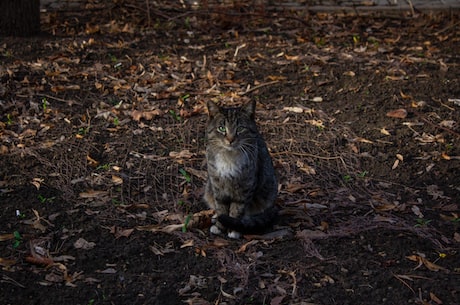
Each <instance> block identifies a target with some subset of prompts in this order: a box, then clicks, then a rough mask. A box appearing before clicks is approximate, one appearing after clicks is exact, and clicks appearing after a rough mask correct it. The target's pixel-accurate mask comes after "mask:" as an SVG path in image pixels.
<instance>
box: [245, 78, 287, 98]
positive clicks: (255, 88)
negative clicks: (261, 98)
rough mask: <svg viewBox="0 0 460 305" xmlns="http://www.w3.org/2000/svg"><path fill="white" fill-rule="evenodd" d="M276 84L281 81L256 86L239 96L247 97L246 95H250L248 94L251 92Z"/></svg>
mask: <svg viewBox="0 0 460 305" xmlns="http://www.w3.org/2000/svg"><path fill="white" fill-rule="evenodd" d="M276 83H279V81H278V80H274V81H271V82H267V83H263V84H260V85H257V86H255V87H252V88H251V89H248V90H246V91H245V92H238V95H241V96H243V95H246V94H248V93H250V92H252V91H255V90H257V89H259V88H262V87H265V86H269V85H273V84H276Z"/></svg>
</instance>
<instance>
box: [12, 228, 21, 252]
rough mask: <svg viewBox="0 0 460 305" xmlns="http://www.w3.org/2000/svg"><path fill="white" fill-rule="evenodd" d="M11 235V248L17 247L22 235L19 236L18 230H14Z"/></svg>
mask: <svg viewBox="0 0 460 305" xmlns="http://www.w3.org/2000/svg"><path fill="white" fill-rule="evenodd" d="M13 236H14V241H13V248H15V249H16V248H17V247H19V245H20V244H21V242H22V236H21V233H19V232H18V231H14V232H13Z"/></svg>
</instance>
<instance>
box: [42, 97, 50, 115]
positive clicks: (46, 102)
mask: <svg viewBox="0 0 460 305" xmlns="http://www.w3.org/2000/svg"><path fill="white" fill-rule="evenodd" d="M48 105H49V103H48V100H47V99H46V97H44V98H42V108H43V113H46V110H47V109H48Z"/></svg>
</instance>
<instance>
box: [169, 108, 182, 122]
mask: <svg viewBox="0 0 460 305" xmlns="http://www.w3.org/2000/svg"><path fill="white" fill-rule="evenodd" d="M169 114H170V115H171V116H172V117H173V119H174V120H176V121H178V122H180V121H181V120H182V118H181V117H180V115H178V114H177V113H176V111H174V110H172V109H171V110H169Z"/></svg>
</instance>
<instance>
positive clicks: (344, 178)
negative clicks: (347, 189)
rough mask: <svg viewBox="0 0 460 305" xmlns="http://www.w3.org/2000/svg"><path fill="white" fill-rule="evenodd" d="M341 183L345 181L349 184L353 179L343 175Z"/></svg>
mask: <svg viewBox="0 0 460 305" xmlns="http://www.w3.org/2000/svg"><path fill="white" fill-rule="evenodd" d="M342 179H343V181H345V182H346V183H350V182H351V180H353V178H352V177H351V176H350V175H345V176H343V177H342Z"/></svg>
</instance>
